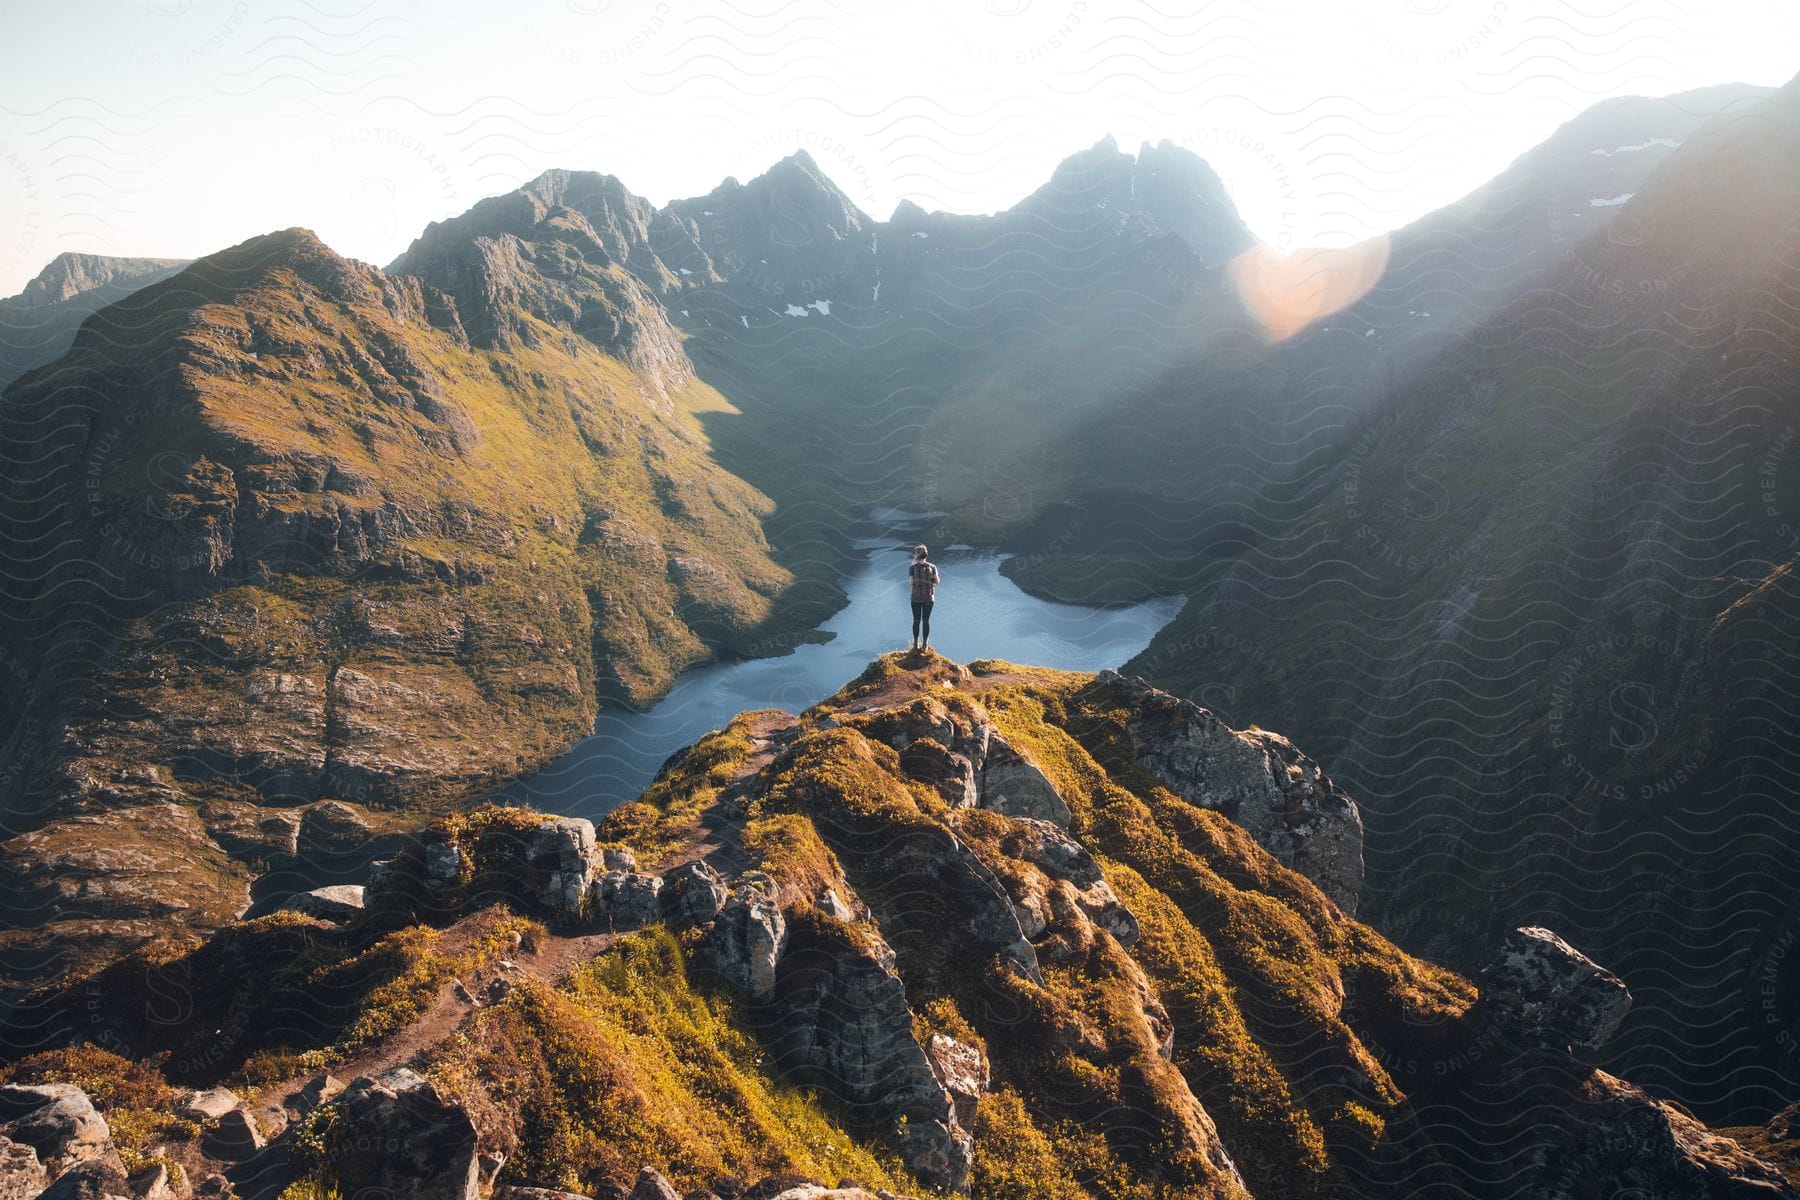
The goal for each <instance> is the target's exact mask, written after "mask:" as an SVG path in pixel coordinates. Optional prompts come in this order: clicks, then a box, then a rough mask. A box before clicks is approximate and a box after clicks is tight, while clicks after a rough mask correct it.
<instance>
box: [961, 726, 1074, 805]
mask: <svg viewBox="0 0 1800 1200" xmlns="http://www.w3.org/2000/svg"><path fill="white" fill-rule="evenodd" d="M980 793H981V797H980V801H981V806H982V807H983V808H991V809H993V810H994V811H995V812H998V813H1005V814H1006V815H1007V816H1009V817H1028V818H1031V819H1033V820H1039V821H1048V822H1049V823H1050V824H1052V825H1060V826H1063V827H1067V826H1068V824H1069V805H1068V803H1067V802H1066V801H1064V800H1063V798H1062V795H1061V793H1059V792H1058V791H1057V790H1056V785H1055V784H1053V783H1051V782H1050V779H1049V777H1048V776H1047V775H1045V774H1044V772H1043V769H1042V768H1040V767H1039V766H1038V765H1037V764H1036V763H1034V762H1032V761H1031V759H1030V757H1029V756H1027V755H1025V754H1023V753H1021V752H1020V751H1019V750H1017V749H1015V748H1014V747H1013V745H1012V743H1010V742H1008V741H1007V740H1006V739H1005V738H1003V737H1001V736H1000V735H999V734H998V733H993V734H990V735H989V737H988V745H987V754H986V756H985V757H984V758H983V759H982V763H981V786H980Z"/></svg>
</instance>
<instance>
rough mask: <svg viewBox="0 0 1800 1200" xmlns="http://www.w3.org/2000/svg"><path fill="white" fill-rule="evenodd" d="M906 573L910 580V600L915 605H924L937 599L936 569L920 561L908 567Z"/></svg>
mask: <svg viewBox="0 0 1800 1200" xmlns="http://www.w3.org/2000/svg"><path fill="white" fill-rule="evenodd" d="M906 573H907V575H908V576H909V577H910V578H911V579H912V598H913V602H914V603H915V604H925V603H928V602H930V601H933V600H936V599H937V585H938V569H937V568H936V567H934V566H932V565H931V564H930V563H929V562H925V561H923V560H921V561H919V562H915V563H914V564H913V565H912V566H910V567H908V568H907V569H906Z"/></svg>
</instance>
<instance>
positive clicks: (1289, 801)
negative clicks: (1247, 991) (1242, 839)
mask: <svg viewBox="0 0 1800 1200" xmlns="http://www.w3.org/2000/svg"><path fill="white" fill-rule="evenodd" d="M1091 686H1092V687H1094V688H1104V689H1113V690H1115V691H1117V692H1119V693H1120V697H1121V698H1122V699H1123V700H1124V701H1125V705H1126V707H1127V708H1128V709H1129V710H1130V713H1131V716H1130V717H1129V718H1128V719H1127V721H1126V723H1125V731H1126V734H1127V736H1128V737H1129V740H1130V743H1131V746H1132V752H1133V754H1134V756H1135V758H1136V761H1137V765H1138V766H1139V767H1141V768H1142V769H1143V770H1144V771H1146V772H1148V773H1149V774H1150V775H1151V776H1153V777H1154V778H1155V779H1156V780H1157V782H1159V783H1161V784H1162V785H1163V786H1164V787H1167V788H1168V789H1169V790H1170V791H1172V792H1174V793H1175V794H1176V795H1177V796H1180V797H1181V798H1182V799H1183V800H1186V801H1187V802H1188V803H1190V804H1196V805H1199V806H1200V807H1202V808H1210V809H1214V810H1216V811H1218V812H1221V813H1223V814H1225V815H1226V816H1227V817H1230V818H1231V819H1232V820H1233V821H1235V822H1237V823H1238V824H1239V825H1241V826H1242V827H1243V828H1244V830H1245V832H1247V833H1248V834H1249V835H1250V836H1251V837H1252V838H1254V839H1255V840H1256V843H1257V844H1258V845H1259V846H1261V847H1262V848H1263V849H1264V850H1267V851H1268V852H1269V853H1270V854H1271V855H1273V856H1274V858H1275V860H1276V861H1277V862H1279V863H1281V865H1282V866H1284V867H1288V868H1290V869H1292V870H1295V871H1298V872H1299V873H1300V874H1302V875H1304V876H1306V877H1307V878H1308V879H1310V880H1312V881H1313V883H1314V884H1316V885H1317V886H1318V888H1319V890H1320V891H1322V892H1324V893H1325V894H1326V895H1327V896H1329V897H1331V898H1332V899H1333V900H1334V901H1336V902H1337V904H1338V907H1340V908H1342V909H1343V910H1344V911H1345V912H1347V913H1350V914H1352V915H1354V914H1355V912H1356V906H1357V902H1358V900H1359V898H1360V896H1361V893H1362V878H1363V825H1362V814H1361V813H1360V812H1358V811H1357V808H1356V805H1355V803H1354V802H1353V801H1352V800H1351V799H1350V797H1349V796H1347V795H1345V794H1344V793H1343V792H1341V791H1339V790H1338V788H1337V786H1336V785H1335V784H1333V783H1332V782H1331V780H1330V779H1329V778H1327V777H1326V775H1325V773H1324V772H1323V771H1322V770H1320V768H1319V765H1318V764H1317V763H1315V762H1314V761H1313V760H1312V759H1310V758H1308V757H1307V756H1306V755H1304V754H1302V753H1300V751H1299V750H1298V749H1296V748H1295V747H1294V744H1293V743H1292V742H1290V741H1288V740H1287V739H1286V738H1284V737H1282V736H1280V735H1279V734H1274V733H1269V732H1267V731H1265V730H1260V729H1253V730H1247V731H1243V732H1240V731H1238V730H1234V729H1232V728H1231V727H1230V726H1228V725H1226V724H1225V722H1223V721H1221V720H1219V719H1218V718H1217V717H1215V716H1214V715H1213V714H1212V713H1211V712H1209V711H1207V710H1206V709H1204V708H1201V707H1200V706H1199V705H1198V704H1195V703H1193V702H1192V701H1190V700H1183V699H1181V698H1179V697H1177V696H1172V695H1170V694H1169V693H1167V692H1164V691H1161V690H1159V689H1157V688H1154V687H1151V686H1150V685H1149V684H1148V683H1145V682H1144V681H1143V680H1142V679H1138V678H1136V677H1126V676H1123V675H1120V674H1119V673H1118V672H1117V671H1102V672H1100V674H1099V675H1098V676H1096V677H1095V680H1094V683H1093V684H1092V685H1091Z"/></svg>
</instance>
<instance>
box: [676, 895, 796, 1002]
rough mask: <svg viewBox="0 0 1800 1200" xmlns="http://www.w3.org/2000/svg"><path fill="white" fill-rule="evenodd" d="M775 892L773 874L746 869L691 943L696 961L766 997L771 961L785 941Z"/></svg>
mask: <svg viewBox="0 0 1800 1200" xmlns="http://www.w3.org/2000/svg"><path fill="white" fill-rule="evenodd" d="M776 895H777V887H776V884H775V881H774V880H773V879H771V878H769V876H767V875H765V874H763V873H762V872H760V871H746V872H745V873H744V874H743V875H742V876H741V877H740V878H739V880H738V887H737V888H736V889H735V890H734V891H733V892H732V893H731V896H730V898H729V899H727V900H726V901H725V904H724V907H722V908H721V909H720V910H719V915H718V917H717V918H715V919H714V921H713V923H712V927H711V928H710V929H708V930H707V931H706V934H705V936H703V937H702V938H701V939H700V942H699V944H698V946H697V947H696V958H697V960H698V961H699V963H700V964H701V965H702V966H704V967H706V968H707V969H709V970H711V971H712V972H714V973H715V974H717V975H718V976H719V977H720V978H722V979H724V980H725V982H726V983H728V984H730V985H731V986H732V987H734V988H736V989H737V990H739V991H741V992H745V993H747V994H749V995H751V996H757V997H761V996H766V995H768V994H769V991H770V989H772V988H773V987H774V986H775V965H776V963H777V962H779V961H780V959H781V952H782V949H783V948H784V947H785V946H786V944H787V920H786V918H784V917H783V916H782V915H781V908H780V906H779V905H778V904H777V903H776Z"/></svg>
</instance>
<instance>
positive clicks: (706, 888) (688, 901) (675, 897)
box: [657, 862, 731, 927]
mask: <svg viewBox="0 0 1800 1200" xmlns="http://www.w3.org/2000/svg"><path fill="white" fill-rule="evenodd" d="M730 894H731V892H730V889H729V888H728V887H726V885H725V881H724V880H723V879H721V878H720V877H719V873H718V872H717V871H715V870H713V868H711V867H709V866H707V865H706V864H705V863H704V862H691V863H685V864H683V865H682V866H679V867H676V868H675V869H673V870H671V871H669V872H667V873H666V874H665V875H664V876H663V886H662V891H661V892H659V893H658V894H657V895H658V899H659V901H660V902H661V904H662V909H663V917H664V919H665V920H667V921H668V922H669V923H670V924H672V925H675V926H678V927H679V926H687V925H704V924H706V923H707V922H708V921H710V920H712V919H713V918H714V917H716V916H718V915H719V910H720V909H722V908H724V907H725V899H726V897H727V896H729V895H730Z"/></svg>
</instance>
